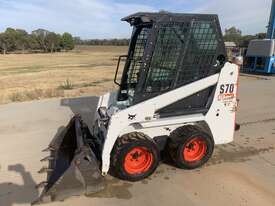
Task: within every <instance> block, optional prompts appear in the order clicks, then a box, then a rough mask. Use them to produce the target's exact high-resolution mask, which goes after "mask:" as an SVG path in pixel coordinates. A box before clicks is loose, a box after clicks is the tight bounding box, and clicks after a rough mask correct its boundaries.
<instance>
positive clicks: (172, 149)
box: [168, 125, 214, 169]
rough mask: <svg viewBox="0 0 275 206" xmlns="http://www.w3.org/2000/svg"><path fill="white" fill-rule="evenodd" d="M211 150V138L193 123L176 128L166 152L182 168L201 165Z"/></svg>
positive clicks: (208, 156) (208, 157)
mask: <svg viewBox="0 0 275 206" xmlns="http://www.w3.org/2000/svg"><path fill="white" fill-rule="evenodd" d="M213 150H214V141H213V138H212V137H211V136H210V135H208V134H207V133H205V132H203V131H202V130H201V129H199V128H198V127H196V126H193V125H187V126H184V127H180V128H178V129H176V130H175V131H173V132H172V133H171V135H170V138H169V141H168V152H169V154H170V156H171V158H172V160H173V162H174V163H175V164H176V166H177V167H179V168H183V169H195V168H198V167H201V166H202V165H203V164H205V163H206V162H207V161H208V160H209V159H210V157H211V156H212V153H213Z"/></svg>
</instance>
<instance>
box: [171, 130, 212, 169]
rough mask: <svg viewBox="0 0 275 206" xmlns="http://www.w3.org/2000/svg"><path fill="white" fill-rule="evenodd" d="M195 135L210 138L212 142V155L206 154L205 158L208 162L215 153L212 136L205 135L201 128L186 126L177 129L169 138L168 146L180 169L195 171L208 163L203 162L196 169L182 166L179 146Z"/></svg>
mask: <svg viewBox="0 0 275 206" xmlns="http://www.w3.org/2000/svg"><path fill="white" fill-rule="evenodd" d="M194 134H203V135H205V136H208V137H209V139H210V140H211V144H212V145H211V146H212V148H210V149H211V151H210V153H209V154H206V156H205V159H206V161H207V160H208V159H209V158H210V157H211V155H212V153H213V147H214V141H213V139H212V137H211V136H209V135H208V134H207V133H205V132H204V131H202V130H201V129H200V128H198V127H197V126H194V125H186V126H183V127H179V128H177V129H175V130H174V131H173V132H171V134H170V137H169V141H168V145H167V146H168V153H169V155H170V157H171V159H172V160H173V162H174V163H175V164H176V166H177V167H179V168H183V169H194V168H197V167H200V166H202V165H203V164H204V163H205V162H206V161H202V162H201V163H200V164H198V166H196V167H191V166H190V167H189V166H186V165H182V164H181V163H180V162H179V160H178V147H179V145H181V144H182V143H184V142H185V141H186V139H187V138H189V137H190V136H193V135H194Z"/></svg>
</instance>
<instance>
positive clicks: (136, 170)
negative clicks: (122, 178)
mask: <svg viewBox="0 0 275 206" xmlns="http://www.w3.org/2000/svg"><path fill="white" fill-rule="evenodd" d="M153 159H154V158H153V154H152V153H151V152H150V151H149V150H148V149H147V148H145V147H135V148H133V149H132V150H130V151H129V152H128V153H127V155H126V157H125V159H124V169H125V171H126V172H127V173H129V174H140V173H144V172H147V171H148V170H149V169H150V167H151V165H152V163H153Z"/></svg>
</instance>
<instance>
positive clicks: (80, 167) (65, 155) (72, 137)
mask: <svg viewBox="0 0 275 206" xmlns="http://www.w3.org/2000/svg"><path fill="white" fill-rule="evenodd" d="M88 137H91V134H90V132H89V129H88V127H87V126H86V125H85V124H84V123H83V122H82V120H81V117H80V116H78V115H77V116H74V117H73V118H72V119H71V121H70V122H69V124H68V126H67V127H66V128H65V130H63V132H62V133H61V134H60V135H59V136H57V137H55V138H54V139H53V140H52V142H51V143H50V145H49V147H48V148H47V149H46V151H50V156H48V157H46V158H44V159H42V160H41V161H49V164H48V165H49V167H48V168H42V169H41V170H40V171H39V172H40V173H42V172H47V181H46V182H42V183H40V184H39V185H38V186H43V187H44V189H43V191H42V193H41V195H40V197H39V198H38V199H37V200H36V201H34V202H33V203H32V204H33V205H34V204H41V203H46V202H51V201H58V200H64V199H65V198H67V197H70V196H76V195H82V194H85V195H88V194H92V193H95V192H98V191H100V190H103V189H104V181H103V180H104V179H103V177H102V176H101V171H100V169H99V161H98V159H97V156H96V154H95V153H94V151H93V150H92V148H93V145H91V143H89V144H88V141H91V139H89V140H88V139H87V138H88Z"/></svg>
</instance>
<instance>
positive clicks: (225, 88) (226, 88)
mask: <svg viewBox="0 0 275 206" xmlns="http://www.w3.org/2000/svg"><path fill="white" fill-rule="evenodd" d="M234 87H235V85H234V84H222V85H221V86H220V94H230V93H233V92H234Z"/></svg>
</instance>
